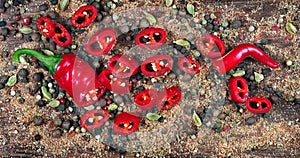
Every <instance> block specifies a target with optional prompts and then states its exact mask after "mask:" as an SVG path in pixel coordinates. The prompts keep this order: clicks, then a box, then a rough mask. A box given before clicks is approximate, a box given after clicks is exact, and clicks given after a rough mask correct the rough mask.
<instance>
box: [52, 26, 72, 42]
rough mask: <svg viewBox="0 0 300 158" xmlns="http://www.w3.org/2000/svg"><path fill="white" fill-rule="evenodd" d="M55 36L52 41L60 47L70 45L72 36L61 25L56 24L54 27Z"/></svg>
mask: <svg viewBox="0 0 300 158" xmlns="http://www.w3.org/2000/svg"><path fill="white" fill-rule="evenodd" d="M54 28H55V34H54V36H53V41H54V42H55V43H56V44H57V45H59V46H62V47H66V46H69V45H70V44H71V43H72V36H71V34H70V33H69V31H68V30H67V29H66V28H65V27H64V26H63V25H61V24H58V23H56V24H55V25H54Z"/></svg>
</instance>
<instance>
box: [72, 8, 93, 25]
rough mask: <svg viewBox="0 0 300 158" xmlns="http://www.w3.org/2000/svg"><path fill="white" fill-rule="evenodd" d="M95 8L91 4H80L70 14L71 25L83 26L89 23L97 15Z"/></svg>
mask: <svg viewBox="0 0 300 158" xmlns="http://www.w3.org/2000/svg"><path fill="white" fill-rule="evenodd" d="M97 14H98V12H97V9H96V7H94V6H92V5H85V6H81V7H80V8H79V9H78V10H77V11H76V12H75V13H74V14H73V16H72V25H73V26H75V27H77V28H83V27H86V26H88V25H90V24H91V23H92V22H93V21H94V20H95V19H96V17H97Z"/></svg>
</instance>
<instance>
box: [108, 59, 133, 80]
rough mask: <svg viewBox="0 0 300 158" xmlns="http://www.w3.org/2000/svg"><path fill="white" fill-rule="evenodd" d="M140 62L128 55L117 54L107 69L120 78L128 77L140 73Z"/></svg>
mask: <svg viewBox="0 0 300 158" xmlns="http://www.w3.org/2000/svg"><path fill="white" fill-rule="evenodd" d="M138 67H139V63H138V62H137V61H136V60H135V59H133V58H131V57H130V56H128V55H121V54H117V55H115V56H113V57H112V58H110V60H109V61H108V64H107V69H108V70H110V71H111V72H112V73H113V74H114V76H116V77H118V78H128V77H130V76H132V75H135V74H136V73H138V71H139V69H138Z"/></svg>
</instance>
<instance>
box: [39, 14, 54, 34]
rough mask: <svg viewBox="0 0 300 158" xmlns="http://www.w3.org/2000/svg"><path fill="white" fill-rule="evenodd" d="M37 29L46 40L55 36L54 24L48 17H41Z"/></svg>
mask: <svg viewBox="0 0 300 158" xmlns="http://www.w3.org/2000/svg"><path fill="white" fill-rule="evenodd" d="M37 27H38V29H39V31H40V33H41V34H42V35H43V36H45V37H46V38H51V37H53V36H54V35H55V30H54V23H53V22H52V20H51V19H50V18H48V17H46V16H41V17H39V18H38V20H37Z"/></svg>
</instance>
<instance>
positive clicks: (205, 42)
mask: <svg viewBox="0 0 300 158" xmlns="http://www.w3.org/2000/svg"><path fill="white" fill-rule="evenodd" d="M196 45H197V49H198V50H199V51H200V52H201V53H202V54H203V55H205V56H206V57H208V58H212V59H214V58H219V57H222V56H223V55H224V54H225V50H226V48H225V45H224V43H223V41H222V40H221V39H220V38H219V37H218V36H215V35H212V34H204V35H203V36H202V37H200V38H199V39H198V40H197V43H196Z"/></svg>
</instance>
